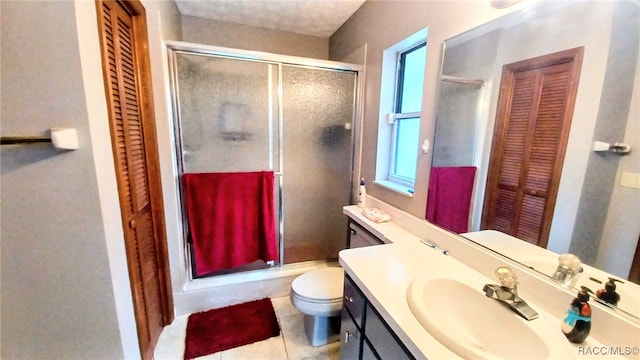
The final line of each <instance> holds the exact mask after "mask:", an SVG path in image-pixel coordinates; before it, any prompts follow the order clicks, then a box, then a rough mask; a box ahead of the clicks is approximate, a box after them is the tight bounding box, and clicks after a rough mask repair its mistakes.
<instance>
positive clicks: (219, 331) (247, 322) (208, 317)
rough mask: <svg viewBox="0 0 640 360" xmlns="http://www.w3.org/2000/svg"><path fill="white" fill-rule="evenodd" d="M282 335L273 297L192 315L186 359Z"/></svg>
mask: <svg viewBox="0 0 640 360" xmlns="http://www.w3.org/2000/svg"><path fill="white" fill-rule="evenodd" d="M278 335H280V327H279V326H278V320H277V318H276V314H275V312H274V310H273V305H272V304H271V300H270V299H267V298H265V299H260V300H255V301H249V302H246V303H242V304H238V305H232V306H228V307H224V308H220V309H213V310H208V311H203V312H199V313H195V314H191V315H190V316H189V320H188V321H187V338H186V340H185V350H184V358H185V359H193V358H196V357H198V356H204V355H209V354H213V353H216V352H218V351H224V350H228V349H232V348H235V347H238V346H242V345H247V344H251V343H254V342H256V341H261V340H265V339H268V338H270V337H273V336H278Z"/></svg>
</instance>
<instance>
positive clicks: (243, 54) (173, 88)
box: [165, 41, 364, 281]
mask: <svg viewBox="0 0 640 360" xmlns="http://www.w3.org/2000/svg"><path fill="white" fill-rule="evenodd" d="M165 45H166V52H167V59H168V64H167V65H168V66H167V71H168V78H169V93H170V94H169V96H170V104H171V109H170V111H169V113H170V114H172V116H173V129H174V132H173V137H174V138H173V142H174V149H173V150H174V151H175V153H174V156H175V159H176V163H175V168H174V171H175V172H176V174H177V177H176V181H177V189H178V196H177V198H178V199H179V203H180V209H179V211H180V214H181V218H182V222H181V223H180V224H179V226H180V227H181V230H182V231H181V233H182V238H181V239H180V242H181V245H182V250H183V251H184V261H185V263H184V266H185V269H183V270H184V271H186V274H188V281H193V280H194V276H193V271H192V266H193V263H192V261H193V259H191V252H190V251H189V243H188V240H187V238H188V225H187V224H188V218H187V213H186V209H185V205H184V201H183V188H182V182H181V181H180V179H181V177H182V174H183V173H184V171H183V169H184V161H183V155H184V153H183V147H182V133H181V119H180V101H179V91H180V89H179V83H178V74H177V56H178V55H179V54H187V55H196V56H205V57H212V58H221V59H229V60H244V61H252V62H260V63H265V64H268V65H272V66H276V67H277V79H276V80H277V82H278V83H277V94H275V99H276V100H277V106H278V109H277V113H278V115H277V117H278V119H277V123H278V125H277V126H278V139H277V141H278V145H277V149H278V156H279V159H278V165H279V169H273V171H274V175H276V176H277V180H276V185H277V186H278V200H277V201H278V204H277V206H278V225H277V226H278V236H277V237H278V240H277V241H278V252H279V260H278V263H279V264H278V267H279V268H282V267H284V266H285V264H284V261H283V259H284V233H283V230H284V211H283V176H282V175H283V168H282V167H283V141H282V139H283V136H284V134H283V131H284V109H283V96H282V94H283V84H282V72H283V71H282V67H283V66H284V65H286V66H296V67H305V68H311V69H318V70H326V71H339V72H340V71H344V72H351V73H354V74H355V80H354V106H353V129H354V131H353V132H352V138H351V143H352V149H351V158H352V162H351V202H353V200H354V199H355V193H356V191H357V189H356V188H357V184H358V179H359V178H360V158H361V146H360V144H361V138H362V126H361V124H362V115H363V114H362V104H363V101H364V98H363V88H364V87H363V85H364V76H363V74H364V67H363V66H362V65H357V64H350V63H343V62H336V61H329V60H320V59H311V58H304V57H297V56H290V55H280V54H272V53H265V52H258V51H248V50H241V49H233V48H225V47H217V46H208V45H203V44H194V43H187V42H178V41H169V42H166V44H165ZM271 74H272V71H271V70H270V71H269V82H271V81H273V79H272V76H271ZM272 88H273V85H272V84H271V83H270V84H269V106H270V107H272V106H274V105H276V104H274V103H273V100H274V94H272V93H271V89H272ZM272 114H273V110H272V109H270V112H269V117H270V119H269V124H270V125H269V131H270V132H271V131H272V130H273V125H274V123H273V121H274V119H273V118H272ZM273 135H274V134H270V136H269V143H270V145H269V147H270V153H269V165H270V166H271V167H272V168H273V167H274V159H273V153H272V152H273V149H275V148H276V146H274V144H272V141H273Z"/></svg>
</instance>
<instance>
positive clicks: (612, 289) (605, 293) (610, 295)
mask: <svg viewBox="0 0 640 360" xmlns="http://www.w3.org/2000/svg"><path fill="white" fill-rule="evenodd" d="M616 281H617V282H619V283H622V281H620V280H618V279H614V278H612V277H610V278H609V281H608V282H607V283H606V284H604V289H600V290H598V291H596V296H597V297H598V299H600V300H604V301H605V302H607V303H608V304H611V305H618V301H620V294H618V293H617V292H616V283H615V282H616Z"/></svg>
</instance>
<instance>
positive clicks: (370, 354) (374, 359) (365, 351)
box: [362, 339, 380, 360]
mask: <svg viewBox="0 0 640 360" xmlns="http://www.w3.org/2000/svg"><path fill="white" fill-rule="evenodd" d="M362 360H380V358H379V357H378V355H376V353H375V351H373V349H372V348H371V345H370V344H369V341H367V340H366V339H363V340H362Z"/></svg>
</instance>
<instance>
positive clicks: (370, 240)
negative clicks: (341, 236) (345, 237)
mask: <svg viewBox="0 0 640 360" xmlns="http://www.w3.org/2000/svg"><path fill="white" fill-rule="evenodd" d="M380 244H384V241H382V240H380V239H378V238H377V237H376V236H375V235H373V234H371V233H370V232H369V231H367V230H366V229H365V228H363V227H362V226H360V225H358V224H357V223H355V222H353V221H351V222H350V223H349V248H350V249H352V248H358V247H364V246H371V245H380Z"/></svg>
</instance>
